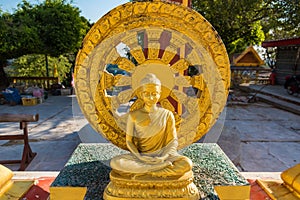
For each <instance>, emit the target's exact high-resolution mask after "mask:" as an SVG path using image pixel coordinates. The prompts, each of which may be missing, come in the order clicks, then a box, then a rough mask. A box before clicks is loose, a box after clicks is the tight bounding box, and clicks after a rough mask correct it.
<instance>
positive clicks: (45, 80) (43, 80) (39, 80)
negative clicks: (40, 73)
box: [8, 77, 58, 90]
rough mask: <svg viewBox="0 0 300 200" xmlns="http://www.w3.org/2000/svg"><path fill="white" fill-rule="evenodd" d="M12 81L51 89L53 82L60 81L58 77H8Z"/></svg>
mask: <svg viewBox="0 0 300 200" xmlns="http://www.w3.org/2000/svg"><path fill="white" fill-rule="evenodd" d="M8 80H9V82H10V83H13V84H15V85H23V86H25V87H28V86H35V85H37V86H39V87H42V88H44V89H46V90H49V89H50V87H51V85H52V84H57V83H58V77H8Z"/></svg>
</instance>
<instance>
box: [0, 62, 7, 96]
mask: <svg viewBox="0 0 300 200" xmlns="http://www.w3.org/2000/svg"><path fill="white" fill-rule="evenodd" d="M4 67H6V60H5V61H0V91H2V90H3V89H5V88H7V87H8V86H9V81H8V78H7V76H6V74H5V71H4Z"/></svg>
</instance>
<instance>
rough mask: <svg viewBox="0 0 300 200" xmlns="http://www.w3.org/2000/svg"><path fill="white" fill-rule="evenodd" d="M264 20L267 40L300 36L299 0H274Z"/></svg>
mask: <svg viewBox="0 0 300 200" xmlns="http://www.w3.org/2000/svg"><path fill="white" fill-rule="evenodd" d="M268 5H269V10H268V11H269V14H268V15H266V16H265V18H264V19H263V20H262V24H263V30H264V32H265V34H266V39H267V40H274V39H283V38H293V37H300V3H299V0H280V1H279V0H277V1H275V0H273V1H271V2H270V3H269V4H268Z"/></svg>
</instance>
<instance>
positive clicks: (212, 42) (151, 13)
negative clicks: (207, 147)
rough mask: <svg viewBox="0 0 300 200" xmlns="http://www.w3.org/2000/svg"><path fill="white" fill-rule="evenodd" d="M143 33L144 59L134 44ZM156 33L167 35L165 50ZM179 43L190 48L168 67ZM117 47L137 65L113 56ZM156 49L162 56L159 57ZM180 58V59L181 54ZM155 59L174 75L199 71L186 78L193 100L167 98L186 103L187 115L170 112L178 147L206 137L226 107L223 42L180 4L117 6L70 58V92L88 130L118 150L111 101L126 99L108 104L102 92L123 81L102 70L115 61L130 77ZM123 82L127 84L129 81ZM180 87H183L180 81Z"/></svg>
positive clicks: (121, 138)
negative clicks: (126, 51)
mask: <svg viewBox="0 0 300 200" xmlns="http://www.w3.org/2000/svg"><path fill="white" fill-rule="evenodd" d="M143 30H144V32H146V33H150V39H151V40H150V42H149V49H148V56H147V57H146V56H145V52H144V50H145V49H143V48H142V47H141V46H139V45H138V42H139V41H138V40H137V39H136V38H135V37H134V36H135V35H136V33H137V32H143ZM162 30H167V31H169V32H172V37H171V38H170V41H171V44H170V45H167V46H166V48H165V49H160V48H159V47H158V46H157V43H156V42H157V40H158V35H159V34H158V33H159V32H162ZM185 42H188V43H190V46H192V47H193V49H191V52H190V54H189V55H188V56H187V57H181V58H180V60H179V61H177V63H173V64H170V63H171V61H172V60H173V59H174V58H175V57H176V55H177V50H178V49H177V48H178V47H181V46H182V45H183V44H184V43H185ZM119 43H126V44H127V45H128V47H129V48H130V54H131V55H132V56H133V58H134V59H135V61H136V62H137V63H133V61H129V60H127V59H126V58H120V57H119V58H116V55H117V54H116V48H115V47H116V45H118V44H119ZM177 45H180V46H177ZM161 50H163V54H162V55H161V58H159V57H158V56H159V54H160V51H161ZM179 56H180V55H179ZM181 56H184V52H182V55H181ZM155 60H156V61H157V62H158V61H159V62H160V63H164V64H165V65H166V66H172V69H173V70H172V73H174V74H176V73H178V71H182V70H186V69H188V67H189V66H190V65H193V66H198V67H200V68H202V69H203V70H202V71H201V72H199V73H200V75H197V76H196V77H191V79H190V84H191V86H190V87H195V88H198V89H199V91H198V93H197V94H196V96H195V98H197V99H196V101H194V99H193V98H194V97H188V98H186V99H181V97H177V96H176V95H175V93H173V94H172V92H171V93H170V94H169V96H170V98H173V99H174V100H176V101H177V100H179V103H189V104H190V105H186V107H187V108H188V109H187V110H188V112H189V116H188V117H184V116H183V115H179V114H176V113H175V118H176V117H177V122H180V123H177V125H178V137H179V141H180V144H179V148H182V147H185V146H187V145H189V144H190V143H191V142H195V141H197V140H199V139H200V138H201V137H202V136H203V135H204V134H206V132H207V131H208V130H209V129H210V127H211V126H212V125H213V124H214V122H215V121H216V119H217V118H218V116H219V114H220V112H221V111H222V109H223V107H224V106H225V104H226V100H227V95H228V91H229V86H230V67H229V59H228V56H227V53H226V49H225V46H224V44H223V43H222V41H221V39H220V37H219V36H218V34H217V32H216V31H214V29H213V28H212V26H211V25H210V24H209V23H208V22H207V20H205V19H204V18H203V17H202V16H201V15H200V14H199V13H197V12H195V11H193V10H191V9H189V8H187V7H185V6H183V5H176V4H172V3H167V2H160V1H154V2H133V3H127V4H124V5H122V6H119V7H117V8H115V9H113V10H111V11H110V12H109V13H108V14H107V15H105V16H104V17H102V18H101V19H100V20H99V21H98V22H96V23H95V25H94V26H93V27H92V28H91V30H90V31H89V33H88V34H87V35H86V37H85V39H84V41H83V46H82V49H81V50H80V51H79V53H78V55H77V59H76V67H75V89H76V94H77V96H78V102H79V105H80V108H81V109H82V112H83V113H84V115H85V117H86V118H87V119H88V121H89V122H90V124H91V125H92V127H93V128H94V129H95V130H96V131H97V132H99V133H101V134H103V135H104V137H106V138H107V139H108V140H110V141H111V142H112V143H114V144H115V145H117V146H119V147H121V148H123V149H126V144H125V132H124V127H119V126H118V123H117V121H118V120H119V119H120V118H118V116H117V115H114V110H113V109H112V108H114V109H115V106H116V105H117V104H116V102H118V103H124V101H125V100H128V99H129V98H130V95H129V92H125V93H124V95H125V96H124V95H123V94H121V95H119V96H118V101H114V102H111V96H109V95H108V94H107V92H106V90H107V89H108V88H111V87H118V86H123V85H124V84H125V83H119V81H120V80H123V79H119V78H120V77H111V75H108V74H107V72H105V68H106V64H108V63H118V64H119V65H120V68H121V69H124V70H126V71H127V72H129V73H134V72H135V71H136V69H138V68H139V67H140V66H141V65H143V64H145V63H147V62H150V63H151V62H156V61H155ZM121 61H122V62H123V63H122V62H121ZM99 72H100V73H99ZM124 80H125V79H124ZM178 80H179V79H178ZM131 81H133V80H131ZM125 82H126V83H129V82H130V77H129V78H127V79H126V81H125ZM174 82H175V81H174ZM182 84H183V82H182ZM184 86H187V85H186V83H184ZM134 94H135V93H133V95H132V96H131V97H133V96H134ZM172 95H173V96H172ZM164 99H165V97H164ZM191 102H198V105H195V106H194V107H196V108H198V109H197V110H196V111H194V112H192V111H193V109H194V108H192V106H191ZM141 105H142V102H141V101H139V100H137V101H136V102H135V103H134V104H133V105H132V107H131V108H130V110H133V109H136V108H138V107H140V106H141ZM165 105H167V104H165ZM188 137H193V138H188Z"/></svg>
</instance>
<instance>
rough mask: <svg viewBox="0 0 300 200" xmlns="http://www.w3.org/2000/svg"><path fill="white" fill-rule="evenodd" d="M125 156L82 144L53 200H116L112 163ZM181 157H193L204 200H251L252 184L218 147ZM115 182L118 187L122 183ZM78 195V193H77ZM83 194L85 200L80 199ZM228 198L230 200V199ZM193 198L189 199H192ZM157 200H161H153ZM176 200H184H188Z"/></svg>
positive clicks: (195, 147) (198, 147) (200, 147)
mask: <svg viewBox="0 0 300 200" xmlns="http://www.w3.org/2000/svg"><path fill="white" fill-rule="evenodd" d="M125 153H127V152H126V151H123V150H121V149H119V148H117V147H115V146H114V145H112V144H80V145H79V146H78V147H77V149H76V150H75V151H74V153H73V155H72V157H71V158H70V160H69V161H68V163H67V164H66V165H65V167H64V169H63V170H61V172H60V173H59V175H58V176H57V178H56V179H55V181H54V182H53V183H52V185H51V188H50V199H51V200H61V199H64V200H67V199H70V200H75V199H76V200H77V199H80V200H82V199H85V200H95V199H99V200H101V199H102V198H103V196H105V195H106V196H107V197H110V198H111V199H114V198H113V196H112V195H107V194H109V193H107V192H105V188H107V187H111V186H108V184H109V182H110V177H109V176H110V172H111V168H110V166H109V163H110V159H111V158H113V157H115V156H117V155H120V154H125ZM180 153H181V154H182V155H184V156H187V157H189V158H190V159H191V160H192V162H193V164H194V166H193V174H194V181H193V182H194V183H195V185H196V187H197V189H198V191H199V193H200V196H201V197H200V199H201V200H202V199H203V200H207V199H209V200H216V199H220V200H225V199H231V200H232V199H235V200H241V199H249V198H250V197H249V195H250V185H249V183H248V182H247V180H246V179H245V178H244V177H242V176H241V174H240V173H239V172H238V170H237V169H236V167H235V166H234V165H233V163H232V162H231V161H230V160H229V159H228V158H227V156H226V155H225V154H224V152H223V151H222V149H221V148H220V147H219V146H218V145H217V144H192V145H191V146H189V147H187V148H184V149H182V150H180ZM113 178H114V177H113ZM140 178H141V177H139V179H138V180H140ZM173 181H175V180H170V181H169V182H170V183H172V182H173ZM115 182H116V184H117V183H118V181H115ZM129 185H130V182H129ZM189 187H190V186H189ZM70 188H73V189H72V190H71V189H70ZM76 191H77V192H78V193H75V192H76ZM79 193H80V194H82V195H83V196H84V197H82V196H81V195H78V194H79ZM165 195H166V194H165ZM226 195H227V196H226ZM74 196H77V198H74ZM228 196H229V197H230V198H227V197H228ZM68 197H70V198H68ZM192 197H193V196H191V198H186V199H192ZM115 199H118V198H115ZM124 199H126V198H123V200H124ZM131 199H135V198H131ZM157 199H158V200H159V199H160V198H151V200H157ZM163 199H168V198H163ZM173 199H178V200H179V199H180V200H181V199H185V198H173ZM118 200H120V198H119V199H118Z"/></svg>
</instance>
